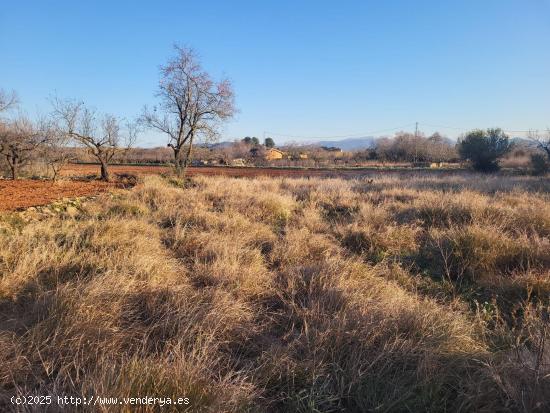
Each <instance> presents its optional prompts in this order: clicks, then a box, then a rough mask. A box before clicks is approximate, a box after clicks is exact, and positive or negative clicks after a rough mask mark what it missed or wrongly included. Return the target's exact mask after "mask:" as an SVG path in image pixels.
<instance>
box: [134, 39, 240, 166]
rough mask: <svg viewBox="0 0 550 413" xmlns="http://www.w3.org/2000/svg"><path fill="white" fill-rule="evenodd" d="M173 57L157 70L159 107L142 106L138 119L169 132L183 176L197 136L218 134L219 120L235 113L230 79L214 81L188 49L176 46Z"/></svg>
mask: <svg viewBox="0 0 550 413" xmlns="http://www.w3.org/2000/svg"><path fill="white" fill-rule="evenodd" d="M175 50H176V56H175V57H174V58H173V59H171V60H169V61H168V63H167V64H166V66H162V67H161V69H160V73H161V80H160V82H159V89H158V91H157V94H156V96H157V97H158V98H159V100H160V102H159V107H158V109H157V107H155V108H153V110H152V111H150V110H149V109H148V108H147V107H145V108H144V110H143V114H142V116H141V122H142V123H143V124H144V125H146V126H147V127H149V128H152V129H155V130H157V131H160V132H162V133H164V134H167V135H168V147H170V148H172V150H173V152H174V165H175V168H176V173H177V174H178V175H184V174H185V170H186V168H187V165H188V164H189V161H190V160H191V157H192V151H193V144H194V142H195V141H196V139H205V140H208V139H212V138H213V137H215V136H217V133H218V127H219V125H220V123H221V122H223V121H224V120H227V119H229V118H231V117H232V116H233V114H234V113H235V106H234V93H233V88H232V85H231V83H230V82H229V80H227V79H222V80H220V81H219V82H214V81H213V80H212V79H211V78H210V75H209V74H208V73H206V72H205V71H204V70H203V69H202V67H201V65H200V63H199V61H198V59H197V57H196V55H195V53H194V52H193V50H191V49H187V48H181V47H178V46H175Z"/></svg>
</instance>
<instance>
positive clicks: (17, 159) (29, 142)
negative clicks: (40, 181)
mask: <svg viewBox="0 0 550 413" xmlns="http://www.w3.org/2000/svg"><path fill="white" fill-rule="evenodd" d="M46 140H47V136H45V135H44V134H43V133H42V131H41V130H39V129H38V128H36V126H35V125H33V123H32V122H31V121H30V120H29V119H27V118H24V117H20V118H18V119H16V120H13V121H10V122H7V123H0V155H1V156H2V157H3V158H4V160H5V161H6V162H7V164H8V167H9V169H10V174H11V179H17V177H18V175H19V171H20V168H21V167H23V166H24V165H26V164H27V163H29V162H30V161H31V160H32V159H33V158H34V156H35V152H36V150H37V149H38V148H39V147H40V146H41V145H42V144H43V143H44V142H45V141H46Z"/></svg>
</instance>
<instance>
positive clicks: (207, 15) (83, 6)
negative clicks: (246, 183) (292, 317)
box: [0, 0, 550, 146]
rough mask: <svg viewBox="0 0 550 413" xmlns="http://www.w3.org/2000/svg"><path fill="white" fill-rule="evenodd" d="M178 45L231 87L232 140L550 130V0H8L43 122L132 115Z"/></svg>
mask: <svg viewBox="0 0 550 413" xmlns="http://www.w3.org/2000/svg"><path fill="white" fill-rule="evenodd" d="M174 42H177V43H179V44H182V45H188V46H191V47H193V48H195V49H196V50H197V51H198V53H199V55H200V56H201V59H202V62H203V65H204V66H205V68H206V69H207V70H209V71H210V72H211V73H212V74H213V75H214V76H216V77H217V76H221V75H225V76H228V77H229V78H231V79H232V81H233V83H234V87H235V91H236V95H237V99H236V103H237V106H238V109H239V111H240V112H239V113H238V115H237V116H236V117H235V119H234V120H233V121H231V122H230V123H228V124H227V125H226V126H225V128H224V130H223V134H222V139H223V140H231V139H234V138H240V137H243V136H247V135H249V136H258V137H260V138H262V137H263V134H264V132H265V131H268V132H275V133H278V134H284V135H289V136H282V135H281V136H279V135H272V134H269V133H268V135H270V136H273V137H274V138H275V140H276V142H283V141H288V140H295V141H300V140H308V139H309V138H313V137H332V136H351V135H369V134H375V135H381V134H385V133H391V132H392V131H391V129H393V128H398V127H401V126H405V125H406V127H404V128H403V129H407V130H412V129H413V128H414V122H416V121H418V122H419V123H420V129H421V130H422V131H424V132H426V133H430V132H432V131H434V130H436V129H438V130H440V131H441V132H443V133H445V134H447V135H448V136H451V137H455V136H457V135H458V134H460V133H461V131H462V129H451V128H448V127H452V128H463V129H470V128H476V127H493V126H500V127H502V128H504V129H507V130H525V129H544V128H547V127H550V0H517V1H511V0H482V1H481V0H475V1H474V0H465V1H412V0H411V1H391V0H388V1H381V0H379V1H339V2H336V1H330V2H328V1H327V2H325V1H297V0H295V1H283V0H279V1H208V2H199V1H192V2H188V1H158V2H152V1H147V2H139V1H116V2H115V1H112V0H111V1H91V2H79V1H14V0H11V1H8V0H6V1H4V2H3V3H2V6H1V8H0V87H2V88H4V89H15V90H16V91H17V92H18V93H19V96H20V98H21V101H22V103H23V105H22V106H23V108H24V109H25V111H26V112H27V113H29V114H31V115H34V114H35V113H37V112H40V113H46V112H48V110H49V103H48V100H47V98H48V96H51V95H53V94H57V95H58V96H60V97H72V98H77V99H83V100H84V101H86V102H87V103H89V104H90V105H92V106H95V107H96V108H97V109H98V110H101V111H106V112H110V113H114V114H117V115H120V116H123V117H126V118H133V117H135V116H137V115H138V114H139V113H140V111H141V108H142V106H143V105H144V104H152V103H154V101H155V100H154V92H155V88H156V85H157V81H158V66H159V65H160V64H162V63H164V62H165V61H166V60H167V58H168V57H169V56H170V55H171V54H172V45H173V43H174ZM430 125H441V126H445V128H443V127H435V126H430ZM372 132H375V133H372ZM302 137H303V138H302ZM140 143H141V144H142V145H147V146H151V145H164V144H165V143H166V142H165V140H164V138H162V137H158V136H156V135H153V134H151V133H146V134H144V135H143V136H142V137H141V140H140Z"/></svg>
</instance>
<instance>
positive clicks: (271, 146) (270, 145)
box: [264, 138, 275, 148]
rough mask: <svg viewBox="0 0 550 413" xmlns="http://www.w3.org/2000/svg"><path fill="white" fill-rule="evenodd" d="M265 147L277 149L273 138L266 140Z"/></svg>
mask: <svg viewBox="0 0 550 413" xmlns="http://www.w3.org/2000/svg"><path fill="white" fill-rule="evenodd" d="M264 145H265V147H266V148H273V147H275V141H274V140H273V139H271V138H265V140H264Z"/></svg>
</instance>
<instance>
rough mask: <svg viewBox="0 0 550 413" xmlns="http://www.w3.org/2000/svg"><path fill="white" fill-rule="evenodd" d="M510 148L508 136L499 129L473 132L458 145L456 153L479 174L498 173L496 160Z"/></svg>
mask: <svg viewBox="0 0 550 413" xmlns="http://www.w3.org/2000/svg"><path fill="white" fill-rule="evenodd" d="M510 148H511V144H510V142H509V138H508V136H507V135H506V134H505V133H504V132H503V131H502V130H501V129H487V130H481V129H478V130H474V131H472V132H470V133H468V134H467V135H466V136H465V137H464V138H462V139H461V140H460V142H459V143H458V153H459V154H460V157H461V158H462V159H464V160H468V161H470V162H471V163H472V167H473V168H474V169H475V170H476V171H480V172H494V171H498V169H499V165H498V159H499V158H500V157H502V156H503V155H505V154H506V153H507V152H508V151H509V150H510Z"/></svg>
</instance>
